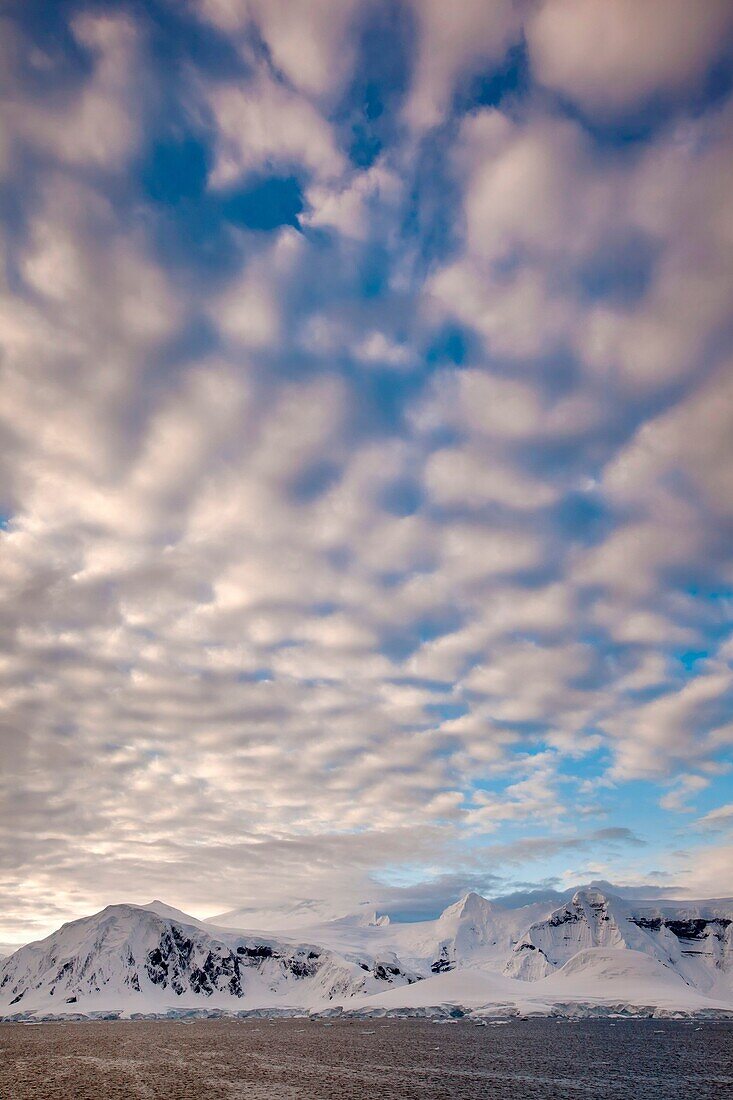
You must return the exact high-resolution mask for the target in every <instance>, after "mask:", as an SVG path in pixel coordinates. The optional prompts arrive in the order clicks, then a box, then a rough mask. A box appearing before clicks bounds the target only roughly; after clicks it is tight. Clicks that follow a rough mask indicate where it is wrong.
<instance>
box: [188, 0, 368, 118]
mask: <svg viewBox="0 0 733 1100" xmlns="http://www.w3.org/2000/svg"><path fill="white" fill-rule="evenodd" d="M198 6H199V10H200V13H201V15H202V16H203V17H204V18H205V19H208V20H210V21H211V22H212V23H213V24H214V25H215V26H216V27H217V28H219V29H220V30H221V31H223V32H224V33H226V34H228V35H233V36H234V37H235V40H236V39H238V40H239V41H240V42H241V44H242V47H243V48H244V49H245V50H247V52H249V46H250V40H249V37H248V32H250V31H251V29H252V27H253V26H255V27H256V28H257V30H258V31H259V33H260V34H261V36H262V38H263V39H264V42H265V44H266V46H267V48H268V51H269V55H270V58H271V60H272V64H273V66H274V67H275V68H276V69H279V70H280V71H281V72H283V73H284V74H285V75H286V76H287V78H288V79H289V80H290V81H292V83H293V84H294V85H296V87H298V88H299V89H301V90H302V91H304V92H306V93H308V94H311V95H316V96H317V95H324V94H327V93H329V92H332V91H334V90H335V89H336V88H337V87H338V85H339V84H340V82H341V81H343V80H344V79H345V78H346V75H347V74H348V72H349V66H350V64H351V63H352V61H353V49H354V41H353V37H352V36H350V35H349V34H348V30H349V27H350V24H351V23H352V21H353V20H354V17H355V14H356V12H357V10H358V8H359V3H358V0H315V2H313V0H200V2H199V5H198Z"/></svg>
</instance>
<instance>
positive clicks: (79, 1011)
mask: <svg viewBox="0 0 733 1100" xmlns="http://www.w3.org/2000/svg"><path fill="white" fill-rule="evenodd" d="M217 919H218V918H217ZM466 974H471V975H474V976H473V977H471V978H470V980H469V979H468V978H466V977H465V975H466ZM461 975H464V977H463V978H461ZM424 983H427V984H424ZM418 987H421V988H420V989H419V990H418ZM469 987H470V989H469ZM461 988H464V989H465V991H466V997H465V999H466V1002H467V1004H466V1005H465V1006H463V1007H465V1008H466V1009H467V1010H470V1011H471V1012H474V1013H475V1012H477V1011H480V1012H490V1011H496V1012H500V1013H506V1012H519V1011H542V1012H555V1013H557V1012H558V1011H569V1009H568V1006H571V1007H572V1008H573V1011H578V1010H579V1006H583V1005H584V1006H585V1009H586V1010H587V1011H591V1010H592V1011H597V1012H601V1011H607V1010H608V1005H609V1003H610V1002H611V1001H612V1000H614V998H615V1001H617V1002H618V1003H619V1004H623V1003H625V1004H626V1005H627V1007H629V1008H630V1009H631V1008H633V1007H634V1006H636V1007H639V1008H644V1009H645V1010H646V1009H649V1008H650V1006H651V1008H652V1010H659V1011H664V1012H680V1013H683V1014H684V1013H687V1012H707V1011H709V1012H723V1013H727V1012H730V1014H731V1015H733V899H713V900H709V901H701V902H683V903H680V904H679V905H678V904H676V903H674V902H669V901H667V900H666V899H665V900H664V901H661V902H660V901H657V900H654V901H648V902H647V901H636V900H634V901H630V900H628V899H623V898H620V897H618V896H616V895H613V894H611V893H609V892H607V891H600V890H598V889H594V888H583V889H580V890H578V891H576V892H575V894H573V896H572V898H571V899H570V900H569V901H567V902H566V903H564V904H562V905H560V906H555V907H554V908H552V907H551V906H549V905H547V904H544V903H541V902H538V903H535V904H533V905H528V906H523V907H521V908H519V909H515V910H511V909H506V908H503V907H502V906H500V905H497V904H496V903H494V902H491V901H489V900H487V899H486V898H483V897H482V896H481V895H480V894H477V893H475V892H469V893H467V894H465V895H463V896H462V897H461V898H459V899H458V901H456V902H455V903H453V904H452V905H450V906H448V907H447V908H446V909H445V910H444V911H443V912H442V913H441V914H440V916H439V917H438V918H437V919H435V920H433V921H422V922H414V923H412V924H410V923H407V922H403V923H389V922H388V921H387V920H385V919H384V918H383V917H380V915H379V914H378V912H377V911H375V910H374V909H373V908H371V910H368V909H367V907H360V908H359V909H358V910H357V911H356V912H355V913H353V914H351V915H350V916H349V917H345V918H342V919H340V920H338V919H337V920H332V921H323V922H321V923H320V924H318V923H314V924H311V925H306V926H305V927H302V928H300V929H298V928H291V929H289V930H288V931H287V932H272V933H260V932H252V931H251V930H247V929H236V928H231V927H223V926H221V925H219V924H216V923H214V922H213V921H204V920H199V919H198V918H196V917H192V916H190V915H188V914H186V913H183V912H182V911H181V910H179V909H175V908H174V907H172V906H169V905H167V904H166V903H164V902H161V901H153V902H150V903H148V904H147V905H133V904H128V903H121V904H116V905H109V906H106V907H105V908H104V909H102V910H100V911H99V912H98V913H95V914H91V915H90V916H87V917H81V918H79V919H77V920H74V921H70V922H67V923H65V924H64V925H62V926H61V927H60V928H59V929H57V931H55V932H53V933H51V935H49V936H47V937H45V938H44V939H42V940H39V941H35V942H34V943H30V944H27V945H25V946H24V947H22V948H20V949H19V950H17V951H15V952H14V953H13V954H12V955H10V956H9V957H7V958H5V959H0V1018H5V1019H32V1018H44V1017H49V1016H51V1017H59V1016H61V1017H63V1016H69V1015H72V1016H83V1017H87V1016H89V1015H92V1016H93V1015H100V1014H102V1015H105V1014H113V1015H122V1016H130V1015H136V1014H143V1015H145V1014H148V1015H156V1016H166V1015H180V1014H186V1013H196V1012H204V1013H210V1012H212V1011H213V1012H217V1013H220V1012H231V1013H237V1014H239V1013H247V1012H253V1011H255V1012H259V1013H262V1012H264V1013H275V1012H288V1013H294V1012H298V1013H308V1012H310V1013H312V1012H316V1013H321V1012H334V1011H346V1012H357V1013H366V1014H369V1013H371V1012H374V1011H381V1010H382V1007H383V1006H385V1005H386V1007H384V1011H390V1012H397V1011H400V1010H402V1011H408V1012H410V1011H418V1010H419V1011H420V1012H423V1011H427V1010H428V1009H431V1011H433V1010H434V1011H436V1012H438V1013H439V1012H441V1011H443V1010H444V1009H445V1006H446V1005H452V1010H458V1009H459V1008H461V1006H460V1005H459V1004H457V1003H456V996H457V994H460V990H461ZM482 990H484V991H485V993H484V994H482V993H481V991H482ZM441 991H442V994H443V997H442V999H441V998H440V997H439V998H438V1003H437V1004H434V1005H426V1004H425V1003H424V1001H425V999H426V998H427V1000H429V1001H430V1000H432V999H433V995H434V994H435V995H436V996H437V994H439V993H441ZM469 993H470V996H469ZM482 995H485V997H486V1001H485V1003H483V1004H480V1003H478V1002H480V1001H481V996H482ZM477 997H478V1002H477V1001H476V998H477ZM619 997H620V998H621V999H620V1000H619ZM458 1000H459V1001H460V996H459V997H458ZM469 1002H470V1004H469ZM657 1002H658V1003H657ZM614 1003H615V1002H614ZM560 1006H565V1007H564V1008H561V1007H560Z"/></svg>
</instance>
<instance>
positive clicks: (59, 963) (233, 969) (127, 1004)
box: [0, 903, 417, 1015]
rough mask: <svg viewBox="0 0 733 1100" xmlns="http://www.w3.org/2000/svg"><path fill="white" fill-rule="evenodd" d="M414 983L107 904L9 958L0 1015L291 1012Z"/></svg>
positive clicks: (387, 960)
mask: <svg viewBox="0 0 733 1100" xmlns="http://www.w3.org/2000/svg"><path fill="white" fill-rule="evenodd" d="M171 914H172V915H171ZM416 978H417V976H416V975H413V974H411V973H408V972H406V971H405V970H404V968H403V967H402V966H401V965H400V963H399V961H398V960H397V958H396V957H395V956H394V954H392V953H390V952H386V953H381V954H380V955H379V956H375V955H367V954H366V953H363V952H362V953H357V954H353V955H350V956H346V955H342V954H339V953H337V952H335V951H333V950H330V949H329V948H327V947H324V946H322V945H317V944H304V943H291V942H286V941H282V940H278V939H272V938H264V937H259V938H256V939H253V938H252V937H250V936H247V935H242V934H238V933H236V932H231V931H230V932H227V931H226V930H224V929H221V930H217V929H215V928H213V927H207V926H206V925H205V924H204V923H203V922H201V921H197V920H196V919H195V918H190V917H186V916H185V914H179V912H178V910H171V909H169V907H167V906H163V905H161V904H160V903H155V904H154V906H137V905H110V906H108V907H107V908H106V909H103V910H102V911H101V912H100V913H95V914H94V915H93V916H91V917H83V918H82V919H81V920H76V921H72V922H71V923H69V924H65V925H63V926H62V927H61V928H60V929H59V930H58V931H57V932H54V933H52V935H50V936H48V937H47V938H46V939H44V940H39V941H38V942H36V943H31V944H28V945H27V946H25V947H22V948H21V949H20V950H19V951H16V952H15V954H14V955H12V956H11V957H10V958H8V959H6V960H5V962H4V964H3V965H2V967H1V968H0V1006H2V1007H1V1008H0V1011H2V1010H4V1012H5V1014H6V1015H7V1014H8V1010H12V1009H13V1008H14V1006H19V1007H18V1008H17V1009H16V1011H23V1012H27V1011H29V1010H32V1011H45V1012H49V1011H58V1010H64V1008H65V1006H68V1005H74V1006H76V1005H79V1006H81V1005H83V1006H84V1008H85V1009H88V1010H95V1009H96V1010H99V1011H107V1010H114V1009H117V1008H121V1009H123V1010H125V1011H135V1010H136V1009H137V1010H142V1011H156V1012H166V1011H169V1010H173V1009H181V1008H186V1007H188V1008H190V1007H195V1006H197V1005H206V1006H209V1007H216V1008H227V1009H230V1010H236V1009H238V1008H239V1007H241V1006H245V1005H246V1007H248V1008H253V1007H277V1006H280V1007H283V1008H288V1007H300V1006H302V1005H304V1004H321V1003H322V1004H324V1005H325V1004H328V1003H329V1002H330V1001H332V1000H333V999H334V998H335V997H341V998H344V997H346V998H348V997H352V996H356V995H357V994H370V993H374V992H377V991H378V990H379V989H380V988H381V987H382V986H386V987H389V986H392V985H397V984H407V983H409V982H410V981H414V980H416ZM66 1011H76V1009H71V1010H69V1009H66Z"/></svg>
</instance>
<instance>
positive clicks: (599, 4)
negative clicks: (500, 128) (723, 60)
mask: <svg viewBox="0 0 733 1100" xmlns="http://www.w3.org/2000/svg"><path fill="white" fill-rule="evenodd" d="M730 30H731V13H730V7H729V5H728V4H726V3H725V0H708V2H706V3H705V4H703V5H700V6H699V7H695V8H694V9H693V8H692V7H691V6H690V5H689V4H687V3H685V0H645V2H644V3H636V2H635V0H544V2H543V3H541V4H540V5H539V6H538V7H537V9H536V11H535V12H534V14H532V15H531V16H530V18H529V19H528V21H527V23H526V25H525V33H526V36H527V43H528V46H529V52H530V57H531V61H532V66H533V69H534V72H535V74H536V76H537V78H538V79H539V80H540V81H541V82H542V83H544V84H546V85H547V86H549V87H550V88H553V89H554V90H556V91H558V92H560V93H562V94H563V95H566V96H568V97H569V98H571V99H573V100H574V101H575V102H576V103H578V104H579V105H580V106H581V107H582V108H584V109H586V110H588V111H589V112H591V113H593V114H595V115H598V116H600V117H604V116H605V117H609V116H610V117H613V116H614V115H618V114H624V113H628V112H630V111H632V110H633V109H634V108H635V107H638V106H639V104H640V103H641V104H642V105H643V104H644V102H645V101H648V100H649V99H651V98H652V97H654V96H658V95H671V94H675V93H679V92H683V91H687V90H689V89H693V90H694V89H695V88H696V87H699V85H700V83H701V82H702V80H703V78H704V76H705V74H706V71H707V70H708V68H709V67H710V65H711V63H712V61H713V60H714V59H715V58H716V57H717V56H719V55H720V53H721V52H722V51H723V50H724V48H725V41H726V37H727V36H728V34H729V32H730Z"/></svg>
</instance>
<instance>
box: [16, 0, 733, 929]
mask: <svg viewBox="0 0 733 1100" xmlns="http://www.w3.org/2000/svg"><path fill="white" fill-rule="evenodd" d="M732 33H733V18H732V17H731V8H730V5H729V4H727V3H724V2H722V0H721V2H718V0H702V2H701V3H700V4H697V5H694V8H693V6H691V5H689V4H687V3H683V2H679V3H678V2H676V0H675V2H668V0H647V2H646V3H643V4H640V3H632V2H631V0H604V2H601V0H593V2H590V0H587V2H586V0H583V2H582V3H581V2H580V0H544V2H541V3H535V4H525V3H521V2H517V3H512V2H511V0H506V2H503V0H502V2H501V3H496V4H486V3H483V2H478V0H476V2H474V0H459V2H457V3H455V4H453V5H452V6H451V8H450V10H447V9H446V8H445V6H444V5H443V4H441V3H434V2H433V0H420V2H418V0H349V2H344V0H309V2H307V3H306V2H305V0H302V2H301V0H288V2H285V0H268V2H266V3H265V2H260V0H188V2H187V3H173V2H170V3H168V2H166V0H148V2H147V3H132V2H131V3H126V2H124V0H120V2H117V3H102V2H99V3H97V2H89V3H82V2H78V3H76V2H72V0H69V2H64V3H58V4H55V5H51V6H49V5H46V4H43V3H36V2H30V3H25V4H11V5H9V7H7V8H6V13H5V16H4V17H3V27H2V35H1V36H0V38H1V40H2V52H3V63H2V66H1V68H2V77H1V78H0V79H1V80H2V92H3V104H2V130H1V133H0V177H1V178H0V186H1V188H2V207H1V212H2V218H3V220H2V228H1V229H0V241H1V242H2V247H3V250H4V256H5V262H4V265H3V268H2V275H1V276H0V290H1V292H2V296H1V298H0V343H1V345H2V352H1V357H0V374H1V385H2V401H1V403H0V441H1V456H0V474H1V478H0V514H1V516H2V524H1V525H0V544H1V550H0V585H1V586H2V610H1V611H0V628H1V630H2V643H3V644H2V662H1V664H0V675H1V676H2V692H1V695H0V707H1V708H2V727H1V729H2V732H1V734H0V736H1V738H2V740H1V741H0V746H1V750H2V758H3V767H2V777H1V778H0V795H1V801H0V867H1V868H2V870H1V872H0V896H1V897H2V914H3V915H2V918H1V919H0V931H1V932H2V934H3V937H4V938H8V939H10V938H13V936H14V935H19V936H20V935H22V934H24V933H25V932H29V931H33V930H41V929H45V928H47V927H50V926H51V925H53V924H54V923H57V922H58V920H59V918H60V917H62V916H68V915H69V914H70V913H80V912H82V911H84V910H86V909H88V908H89V907H91V906H95V905H99V904H102V903H105V902H107V901H110V900H114V899H118V898H120V897H123V896H124V897H126V898H128V899H131V900H142V901H144V900H147V898H148V896H149V895H163V896H165V897H166V898H167V899H168V900H169V901H171V902H172V903H174V904H178V905H181V906H183V907H184V908H197V907H198V908H199V909H201V910H208V911H210V912H214V911H221V910H223V909H226V908H232V907H234V906H235V905H238V906H243V905H246V906H251V907H253V908H256V907H258V906H261V907H272V906H277V905H278V904H281V903H282V902H283V901H285V900H286V899H287V900H293V899H305V900H308V899H315V900H317V901H319V903H320V902H323V903H324V904H328V905H331V906H332V907H333V908H334V909H338V908H339V906H345V905H349V904H351V903H352V902H353V901H354V900H358V899H362V898H363V899H377V900H378V901H380V902H381V903H383V904H384V905H385V906H387V907H389V906H390V905H392V907H393V909H394V911H395V912H396V913H398V914H399V913H401V912H405V913H407V912H418V911H419V912H424V913H428V912H430V911H431V909H432V908H435V907H436V906H439V905H441V904H443V903H444V902H446V901H449V900H450V899H451V897H452V896H455V894H457V893H458V892H459V891H460V890H461V889H462V888H463V887H465V886H478V887H480V888H482V889H485V890H491V891H493V892H498V891H500V890H502V889H505V890H506V889H511V888H513V887H515V886H521V888H522V889H526V888H527V884H528V882H529V883H531V882H543V883H546V882H548V881H550V878H551V879H552V882H553V883H558V882H562V881H563V876H566V865H565V861H566V859H567V858H568V856H569V855H572V856H573V857H574V858H576V857H577V855H578V853H583V858H587V860H588V866H592V867H593V868H594V871H596V870H597V871H598V873H602V874H603V875H604V876H605V877H607V878H611V879H613V878H615V879H616V880H617V881H619V880H623V881H630V880H632V879H633V880H634V881H636V882H639V881H642V880H644V878H645V876H646V877H647V878H648V879H649V880H650V881H653V882H656V881H657V878H658V877H659V876H660V875H664V876H667V877H666V878H665V879H664V882H665V887H664V888H665V889H668V888H671V886H676V887H677V888H678V889H680V890H684V889H687V888H689V889H691V890H692V889H694V890H696V891H698V892H705V891H707V890H710V891H713V890H714V891H715V892H716V893H720V892H721V889H723V888H724V889H727V890H733V879H731V878H730V871H731V866H733V859H731V840H730V832H729V830H730V824H731V814H730V803H731V788H730V779H729V762H730V747H731V743H732V742H733V721H732V720H731V704H732V703H733V671H732V669H731V657H732V656H733V648H732V644H731V640H730V622H731V606H732V601H733V560H732V559H731V553H730V548H731V545H733V542H732V539H731V536H732V535H733V491H732V489H731V486H733V369H732V366H731V364H732V362H733V346H732V343H731V333H732V332H733V329H732V328H731V322H732V320H733V310H732V309H731V304H732V301H733V259H732V257H733V248H732V247H731V245H733V231H732V229H731V226H732V225H733V199H732V197H731V191H730V187H729V183H728V181H729V180H730V178H731V175H732V174H733V138H732V136H731V135H733V125H732V122H733V98H732V97H731V92H730V88H731V79H730V77H731V34H732ZM679 813H683V814H684V813H688V814H689V813H696V814H697V815H698V817H697V820H698V821H699V822H700V826H701V827H700V828H698V829H697V831H693V833H692V834H691V836H690V839H689V844H687V846H686V848H685V850H684V851H681V850H680V842H679V835H678V834H677V832H676V830H677V829H678V826H679V823H680V821H683V822H685V823H689V821H690V818H689V816H688V817H687V818H679V817H678V816H677V815H678V814H679ZM630 826H631V827H633V831H632V828H630ZM713 827H714V828H713ZM586 853H587V855H586ZM651 868H662V871H653V872H652V871H651V870H650V869H651ZM721 875H722V876H723V878H725V875H728V878H727V880H726V881H725V883H723V882H722V880H721ZM548 876H549V877H548ZM655 876H656V877H655ZM566 877H567V876H566Z"/></svg>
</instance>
